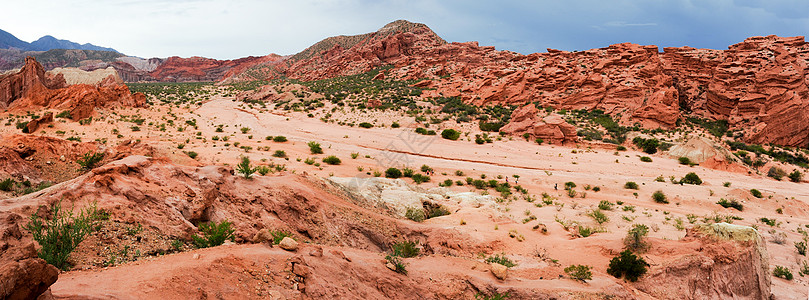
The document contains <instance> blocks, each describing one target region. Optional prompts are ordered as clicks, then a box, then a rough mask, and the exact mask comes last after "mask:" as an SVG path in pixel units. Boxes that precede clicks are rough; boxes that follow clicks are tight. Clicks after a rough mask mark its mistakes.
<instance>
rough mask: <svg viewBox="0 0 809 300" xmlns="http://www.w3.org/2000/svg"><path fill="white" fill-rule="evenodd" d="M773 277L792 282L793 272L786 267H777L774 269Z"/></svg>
mask: <svg viewBox="0 0 809 300" xmlns="http://www.w3.org/2000/svg"><path fill="white" fill-rule="evenodd" d="M772 275H773V276H775V277H778V278H783V279H786V280H792V271H790V270H789V268H787V267H784V266H775V269H773V271H772Z"/></svg>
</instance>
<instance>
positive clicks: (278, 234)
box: [270, 230, 292, 245]
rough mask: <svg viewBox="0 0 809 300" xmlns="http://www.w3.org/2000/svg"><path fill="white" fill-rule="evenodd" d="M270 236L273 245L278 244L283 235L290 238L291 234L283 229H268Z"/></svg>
mask: <svg viewBox="0 0 809 300" xmlns="http://www.w3.org/2000/svg"><path fill="white" fill-rule="evenodd" d="M270 236H272V243H273V245H278V243H281V240H283V239H284V238H285V237H289V238H292V234H291V233H289V231H284V230H270Z"/></svg>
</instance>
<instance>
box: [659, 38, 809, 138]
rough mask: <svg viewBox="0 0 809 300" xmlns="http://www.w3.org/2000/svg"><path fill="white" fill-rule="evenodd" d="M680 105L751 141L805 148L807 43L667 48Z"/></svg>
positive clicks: (754, 41)
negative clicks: (724, 123)
mask: <svg viewBox="0 0 809 300" xmlns="http://www.w3.org/2000/svg"><path fill="white" fill-rule="evenodd" d="M665 51H666V53H665V54H664V55H663V59H664V63H665V68H666V71H667V73H669V74H671V76H672V77H674V78H676V82H677V84H676V86H677V88H678V89H679V90H681V91H683V92H684V96H685V97H684V98H683V99H681V102H684V103H687V104H688V106H689V108H690V110H692V111H694V112H695V113H696V114H698V115H702V116H705V117H709V118H714V119H720V120H728V122H729V124H730V126H731V128H735V129H741V130H743V131H744V133H745V135H744V137H745V140H746V141H747V142H751V143H757V144H762V143H774V144H779V145H786V146H803V147H807V146H809V73H807V70H809V63H807V62H809V44H807V43H806V42H805V41H804V38H803V37H777V36H767V37H752V38H748V39H746V40H745V41H744V42H741V43H739V44H736V45H732V46H730V47H728V50H725V51H717V50H704V49H693V48H666V49H665Z"/></svg>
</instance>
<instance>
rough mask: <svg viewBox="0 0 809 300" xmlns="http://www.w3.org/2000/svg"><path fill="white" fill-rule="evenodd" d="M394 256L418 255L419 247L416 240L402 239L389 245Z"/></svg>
mask: <svg viewBox="0 0 809 300" xmlns="http://www.w3.org/2000/svg"><path fill="white" fill-rule="evenodd" d="M391 250H392V251H393V255H394V256H398V257H404V258H407V257H416V256H418V255H419V248H418V244H416V242H412V241H404V242H398V243H395V244H393V245H392V246H391Z"/></svg>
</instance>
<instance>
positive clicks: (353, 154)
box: [351, 152, 360, 159]
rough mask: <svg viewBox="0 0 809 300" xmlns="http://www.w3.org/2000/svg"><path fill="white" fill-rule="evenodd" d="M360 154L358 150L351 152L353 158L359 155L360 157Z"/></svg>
mask: <svg viewBox="0 0 809 300" xmlns="http://www.w3.org/2000/svg"><path fill="white" fill-rule="evenodd" d="M359 156H360V154H359V153H357V152H351V159H357V157H359Z"/></svg>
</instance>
